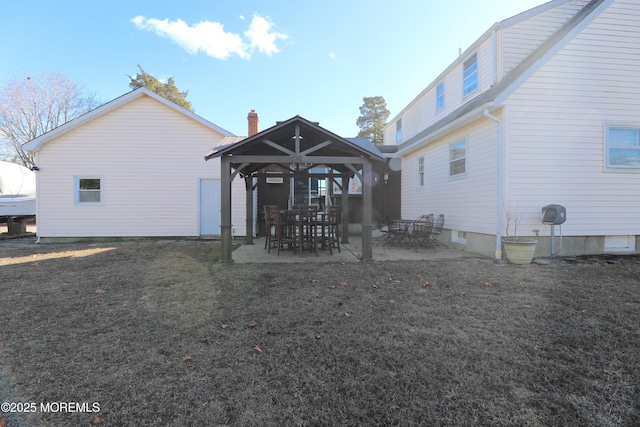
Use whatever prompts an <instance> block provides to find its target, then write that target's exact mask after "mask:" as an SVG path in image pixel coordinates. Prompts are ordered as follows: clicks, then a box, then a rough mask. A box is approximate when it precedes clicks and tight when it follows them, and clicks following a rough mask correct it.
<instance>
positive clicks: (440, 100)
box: [436, 82, 444, 111]
mask: <svg viewBox="0 0 640 427" xmlns="http://www.w3.org/2000/svg"><path fill="white" fill-rule="evenodd" d="M443 108H444V82H440V83H438V86H436V111H440V110H442V109H443Z"/></svg>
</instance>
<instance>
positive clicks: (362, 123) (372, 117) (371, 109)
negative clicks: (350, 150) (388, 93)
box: [356, 96, 390, 145]
mask: <svg viewBox="0 0 640 427" xmlns="http://www.w3.org/2000/svg"><path fill="white" fill-rule="evenodd" d="M362 100H363V101H364V104H362V106H361V107H360V117H358V120H357V122H356V124H357V125H358V127H359V128H360V132H359V133H358V138H369V139H370V140H371V141H372V142H373V143H374V144H376V145H382V143H383V130H384V126H385V125H386V124H387V119H388V118H389V114H390V113H389V110H388V109H387V101H385V100H384V97H382V96H369V97H367V96H365V97H364V98H362Z"/></svg>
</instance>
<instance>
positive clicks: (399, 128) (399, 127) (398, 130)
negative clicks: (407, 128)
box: [396, 119, 402, 142]
mask: <svg viewBox="0 0 640 427" xmlns="http://www.w3.org/2000/svg"><path fill="white" fill-rule="evenodd" d="M400 141H402V119H398V121H397V122H396V142H400Z"/></svg>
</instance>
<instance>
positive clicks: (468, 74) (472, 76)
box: [462, 53, 478, 96]
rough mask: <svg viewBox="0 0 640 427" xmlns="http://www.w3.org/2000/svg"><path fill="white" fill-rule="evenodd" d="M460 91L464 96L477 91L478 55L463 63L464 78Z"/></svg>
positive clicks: (475, 54)
mask: <svg viewBox="0 0 640 427" xmlns="http://www.w3.org/2000/svg"><path fill="white" fill-rule="evenodd" d="M463 79H464V80H463V85H462V89H463V90H462V91H463V94H464V96H467V95H469V94H470V93H472V92H474V91H475V90H476V89H478V54H477V53H474V54H473V56H472V57H471V58H469V59H467V60H466V61H464V77H463Z"/></svg>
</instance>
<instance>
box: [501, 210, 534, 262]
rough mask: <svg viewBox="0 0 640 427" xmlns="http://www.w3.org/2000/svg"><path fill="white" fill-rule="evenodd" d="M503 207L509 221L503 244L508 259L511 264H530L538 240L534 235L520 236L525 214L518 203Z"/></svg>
mask: <svg viewBox="0 0 640 427" xmlns="http://www.w3.org/2000/svg"><path fill="white" fill-rule="evenodd" d="M503 209H504V213H505V217H506V219H507V222H506V224H505V230H506V235H505V237H504V238H503V239H502V246H503V248H504V252H505V254H506V256H507V259H508V260H509V262H510V263H511V264H530V263H531V260H532V259H533V254H534V253H535V251H536V245H537V244H538V241H537V240H536V239H535V238H533V237H518V225H519V224H520V220H522V215H523V212H521V211H520V207H519V206H518V205H516V207H515V208H514V207H507V206H503ZM511 228H513V235H510V230H511Z"/></svg>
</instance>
